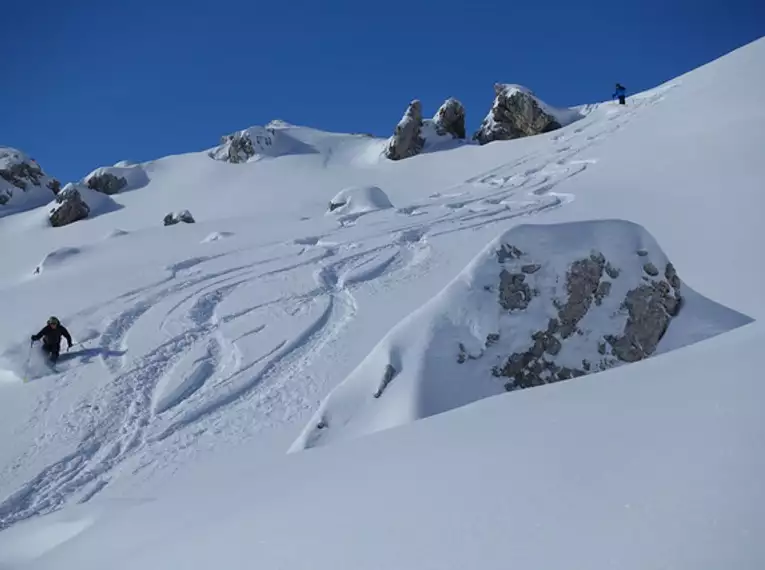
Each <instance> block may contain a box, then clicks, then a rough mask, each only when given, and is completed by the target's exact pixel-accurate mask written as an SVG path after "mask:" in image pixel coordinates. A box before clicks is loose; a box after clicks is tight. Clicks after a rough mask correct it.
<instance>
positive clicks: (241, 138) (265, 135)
mask: <svg viewBox="0 0 765 570" xmlns="http://www.w3.org/2000/svg"><path fill="white" fill-rule="evenodd" d="M275 139H276V131H275V129H274V128H272V127H270V126H269V127H250V128H248V129H245V130H243V131H238V132H236V133H232V134H230V135H225V136H223V137H222V138H221V144H220V146H218V147H216V148H215V149H213V150H212V151H210V153H209V154H210V157H211V158H214V159H215V160H221V161H224V162H231V163H233V164H237V163H240V162H247V161H248V160H250V159H251V158H252V157H254V156H256V155H258V154H265V155H273V154H274V152H275V150H276V148H275V143H276V140H275Z"/></svg>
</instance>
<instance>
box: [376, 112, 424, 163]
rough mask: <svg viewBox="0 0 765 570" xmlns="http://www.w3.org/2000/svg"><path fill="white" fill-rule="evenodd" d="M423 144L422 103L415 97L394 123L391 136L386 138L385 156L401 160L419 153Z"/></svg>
mask: <svg viewBox="0 0 765 570" xmlns="http://www.w3.org/2000/svg"><path fill="white" fill-rule="evenodd" d="M424 146H425V139H424V138H423V137H422V104H421V103H420V101H418V100H417V99H415V100H414V101H412V102H411V103H410V104H409V107H408V108H407V110H406V113H404V116H403V117H402V119H401V120H400V121H399V123H398V125H396V130H395V132H394V133H393V136H392V137H391V138H390V139H388V146H387V147H386V148H385V156H387V157H388V158H389V159H391V160H401V159H402V158H408V157H410V156H415V155H417V154H419V153H420V152H421V151H422V148H423V147H424Z"/></svg>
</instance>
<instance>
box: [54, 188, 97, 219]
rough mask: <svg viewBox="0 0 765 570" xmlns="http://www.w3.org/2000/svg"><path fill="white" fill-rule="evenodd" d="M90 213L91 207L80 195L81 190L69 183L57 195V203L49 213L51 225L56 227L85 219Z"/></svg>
mask: <svg viewBox="0 0 765 570" xmlns="http://www.w3.org/2000/svg"><path fill="white" fill-rule="evenodd" d="M89 214H90V207H89V206H88V205H87V204H86V203H85V201H84V200H83V199H82V196H81V195H80V191H79V190H77V188H76V187H75V186H74V185H72V184H67V185H66V186H65V187H64V189H63V190H61V191H60V192H59V193H58V194H57V195H56V204H55V206H53V208H51V210H50V212H49V213H48V220H49V221H50V225H52V226H53V227H54V228H58V227H61V226H66V225H68V224H72V223H74V222H77V221H79V220H83V219H85V218H87V217H88V215H89Z"/></svg>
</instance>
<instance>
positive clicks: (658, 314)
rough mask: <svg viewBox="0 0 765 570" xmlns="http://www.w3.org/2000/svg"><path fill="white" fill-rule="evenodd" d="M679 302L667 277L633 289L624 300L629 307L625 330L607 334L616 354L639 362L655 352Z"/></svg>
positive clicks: (623, 358) (627, 359) (624, 358)
mask: <svg viewBox="0 0 765 570" xmlns="http://www.w3.org/2000/svg"><path fill="white" fill-rule="evenodd" d="M679 304H680V300H679V298H678V297H676V296H675V295H674V294H673V292H672V288H671V287H670V286H669V285H668V284H667V282H666V281H658V282H654V283H651V284H650V285H649V284H645V285H640V286H639V287H638V288H636V289H632V290H631V291H630V292H629V293H627V297H626V299H625V300H624V307H625V308H626V309H627V310H628V311H629V319H628V320H627V326H626V327H625V329H624V334H623V335H621V336H618V337H614V336H609V337H606V340H607V341H608V343H609V344H610V345H611V348H612V351H613V354H614V355H615V356H616V357H617V358H618V359H619V360H622V361H624V362H636V361H638V360H642V359H643V358H645V357H647V356H650V355H651V354H653V353H654V351H655V350H656V346H657V345H658V344H659V341H660V340H661V337H662V336H664V333H665V332H666V330H667V327H668V326H669V321H670V320H671V319H672V317H673V316H674V315H676V314H677V312H678V310H679Z"/></svg>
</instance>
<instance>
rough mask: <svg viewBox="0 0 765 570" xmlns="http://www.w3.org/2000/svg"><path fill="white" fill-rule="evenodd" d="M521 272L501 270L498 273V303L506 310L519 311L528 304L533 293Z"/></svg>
mask: <svg viewBox="0 0 765 570" xmlns="http://www.w3.org/2000/svg"><path fill="white" fill-rule="evenodd" d="M525 281H526V275H525V274H523V273H509V272H507V271H505V270H504V269H503V270H502V273H500V275H499V304H500V305H502V307H504V308H505V309H507V310H508V311H519V310H522V309H525V308H526V307H528V306H529V303H530V302H531V297H532V295H533V293H532V291H531V288H530V287H529V286H528V284H527V283H525Z"/></svg>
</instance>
